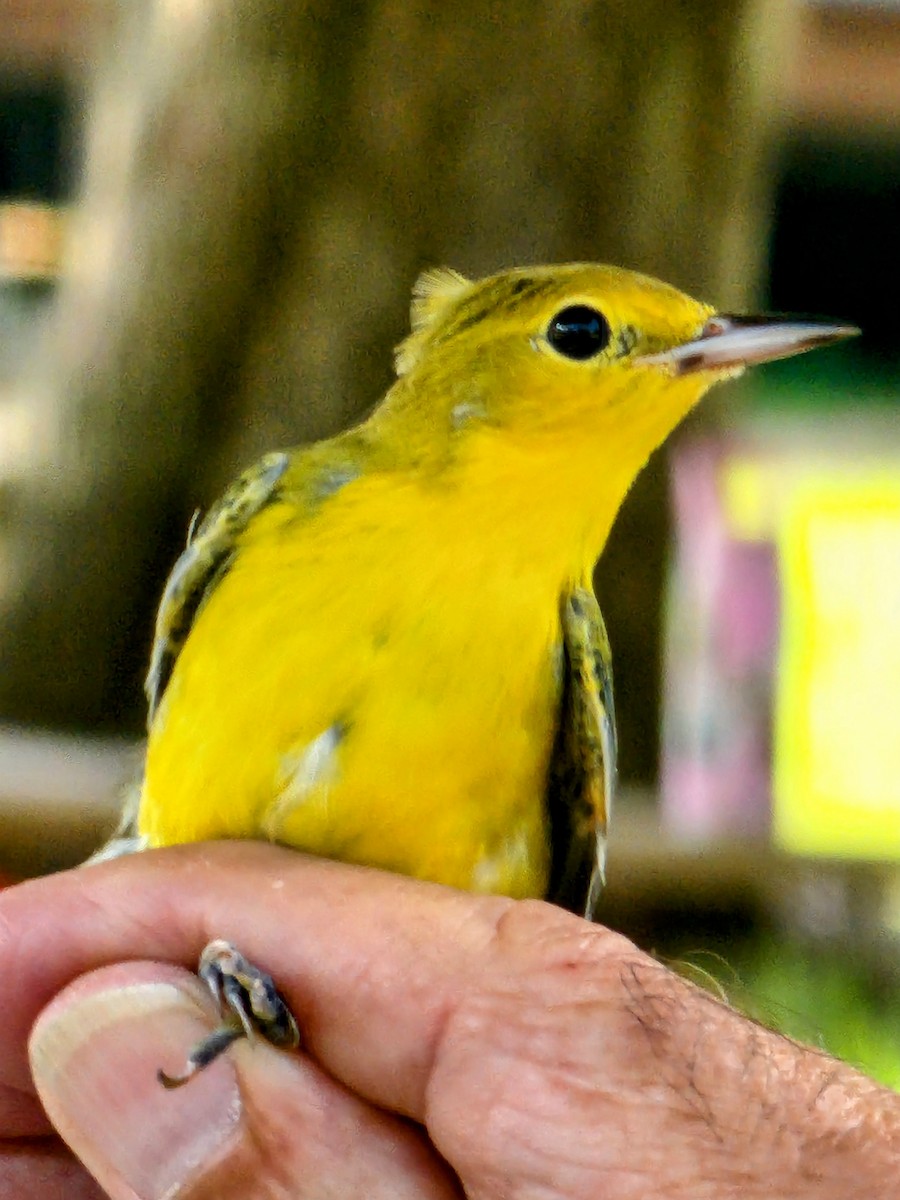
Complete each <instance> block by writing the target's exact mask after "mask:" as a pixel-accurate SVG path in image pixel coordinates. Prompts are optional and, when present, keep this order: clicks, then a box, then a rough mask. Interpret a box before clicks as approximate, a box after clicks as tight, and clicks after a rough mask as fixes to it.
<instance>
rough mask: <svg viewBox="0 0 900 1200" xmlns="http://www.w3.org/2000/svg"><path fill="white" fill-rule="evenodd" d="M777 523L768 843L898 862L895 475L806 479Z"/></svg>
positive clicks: (899, 623) (898, 534)
mask: <svg viewBox="0 0 900 1200" xmlns="http://www.w3.org/2000/svg"><path fill="white" fill-rule="evenodd" d="M781 517H782V519H781V521H780V522H779V531H778V548H779V555H780V573H781V580H782V605H783V612H782V622H781V629H782V642H781V653H780V656H779V670H778V679H777V687H776V704H775V756H774V758H775V761H774V792H775V795H774V834H775V838H776V840H777V841H778V842H779V844H780V845H782V846H783V847H784V848H785V849H787V850H791V851H793V852H795V853H805V854H822V855H829V856H831V855H833V856H840V857H862V858H872V859H884V858H900V473H898V472H894V473H892V474H890V475H888V474H886V473H884V472H883V471H882V470H877V469H876V471H874V472H873V473H872V474H871V475H868V476H857V477H856V478H855V479H844V480H840V479H836V478H835V476H834V475H831V476H830V477H827V476H824V475H823V476H820V477H807V478H806V479H804V480H803V481H802V483H800V484H799V486H798V487H797V488H796V489H794V490H793V491H792V493H791V494H790V497H789V499H788V501H787V504H786V506H785V508H784V510H783V512H782V514H781Z"/></svg>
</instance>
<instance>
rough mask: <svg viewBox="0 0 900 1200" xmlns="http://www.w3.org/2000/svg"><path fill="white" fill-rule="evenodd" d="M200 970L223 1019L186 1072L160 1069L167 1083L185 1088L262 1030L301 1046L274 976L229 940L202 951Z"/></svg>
mask: <svg viewBox="0 0 900 1200" xmlns="http://www.w3.org/2000/svg"><path fill="white" fill-rule="evenodd" d="M197 973H198V975H199V976H200V978H201V979H202V980H203V982H204V983H205V984H206V986H207V987H208V988H209V990H210V991H211V992H212V994H213V997H214V999H215V1001H216V1004H217V1006H218V1008H219V1011H220V1013H221V1014H222V1023H221V1024H220V1025H218V1026H217V1027H216V1028H215V1029H214V1030H213V1031H212V1033H210V1034H207V1036H206V1037H205V1038H202V1039H201V1040H200V1041H199V1042H198V1043H197V1044H196V1046H194V1047H193V1049H192V1050H191V1051H190V1052H189V1054H188V1056H187V1062H186V1064H185V1068H184V1070H183V1071H182V1072H181V1074H179V1075H169V1074H167V1073H166V1072H165V1071H162V1070H160V1071H157V1073H156V1077H157V1079H158V1080H159V1082H160V1083H161V1084H162V1085H163V1087H165V1088H170V1089H171V1088H178V1087H182V1086H183V1085H184V1084H185V1083H187V1082H188V1081H189V1080H190V1079H193V1077H194V1076H195V1075H196V1074H197V1073H198V1072H199V1071H202V1070H203V1069H204V1067H208V1066H209V1064H210V1063H211V1062H215V1060H216V1059H217V1058H218V1057H219V1056H220V1055H221V1054H223V1053H224V1052H225V1051H226V1050H227V1049H228V1047H229V1046H230V1045H232V1043H233V1042H236V1041H237V1040H238V1039H239V1038H242V1037H246V1038H248V1039H249V1040H250V1041H251V1042H252V1041H253V1040H254V1038H255V1037H256V1036H257V1035H259V1036H260V1037H263V1038H265V1039H266V1041H267V1042H270V1043H271V1044H272V1045H273V1046H278V1047H279V1048H280V1049H286V1050H292V1049H294V1048H295V1047H297V1046H299V1044H300V1030H299V1028H298V1027H297V1022H296V1020H295V1019H294V1016H293V1014H292V1012H291V1010H290V1009H289V1008H288V1006H287V1004H285V1002H284V1000H283V999H282V998H281V995H280V994H279V992H278V989H277V988H276V987H275V984H274V983H273V981H272V979H271V977H270V976H268V975H267V974H266V973H265V972H264V971H260V970H259V968H258V967H255V966H254V965H253V964H252V963H251V962H248V960H247V959H246V958H244V956H243V954H241V953H240V951H239V950H237V949H235V947H234V946H232V945H231V943H230V942H225V941H222V940H221V939H220V938H217V939H216V940H215V941H214V942H210V943H209V945H208V946H207V947H206V948H205V949H204V951H203V953H202V954H201V955H200V965H199V967H198V969H197Z"/></svg>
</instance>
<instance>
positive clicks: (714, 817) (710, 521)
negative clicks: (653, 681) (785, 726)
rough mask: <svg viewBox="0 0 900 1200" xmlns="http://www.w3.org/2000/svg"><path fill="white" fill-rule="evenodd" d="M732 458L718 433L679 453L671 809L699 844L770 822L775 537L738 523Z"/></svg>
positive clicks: (671, 641) (670, 821)
mask: <svg viewBox="0 0 900 1200" xmlns="http://www.w3.org/2000/svg"><path fill="white" fill-rule="evenodd" d="M734 449H735V447H734V440H733V438H731V439H729V442H728V447H727V453H728V454H729V455H731V454H733V452H734ZM725 461H726V444H725V442H724V441H722V440H719V439H716V438H712V437H708V438H704V439H702V440H695V441H693V442H683V443H682V444H681V445H680V446H679V447H678V448H677V449H676V451H675V453H674V455H673V459H672V491H673V500H674V525H675V538H674V543H675V549H674V561H673V563H672V566H671V571H670V577H669V590H668V611H667V621H666V638H665V671H664V685H663V687H664V691H663V712H664V718H663V750H662V817H663V823H664V825H665V827H666V828H667V829H668V830H669V831H670V832H672V833H673V834H675V835H676V836H678V837H680V838H683V839H690V840H705V839H707V838H711V837H721V836H723V835H725V836H736V837H746V836H751V837H765V836H767V834H768V831H769V826H770V819H771V766H770V764H771V745H772V681H773V673H774V668H775V661H776V654H777V643H778V618H779V599H778V577H777V560H776V553H775V546H774V544H773V543H772V542H771V541H767V540H743V539H741V538H739V537H737V536H735V535H734V534H733V533H732V532H731V531H730V530H729V528H728V524H727V519H726V511H725V505H724V501H723V495H722V477H723V469H724V465H725Z"/></svg>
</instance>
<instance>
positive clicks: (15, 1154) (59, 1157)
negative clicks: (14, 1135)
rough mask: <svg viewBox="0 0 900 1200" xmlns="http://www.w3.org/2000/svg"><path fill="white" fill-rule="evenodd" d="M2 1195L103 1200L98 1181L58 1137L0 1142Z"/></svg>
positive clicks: (34, 1199) (48, 1199) (10, 1198)
mask: <svg viewBox="0 0 900 1200" xmlns="http://www.w3.org/2000/svg"><path fill="white" fill-rule="evenodd" d="M0 1196H2V1197H3V1198H4V1200H13V1197H21V1196H28V1197H29V1200H58V1197H60V1196H65V1198H66V1200H103V1193H102V1192H101V1190H100V1187H99V1186H98V1184H97V1183H96V1181H95V1180H94V1179H92V1178H91V1177H90V1175H89V1174H88V1173H87V1171H86V1170H85V1169H84V1167H82V1165H81V1163H79V1162H78V1161H77V1159H76V1158H75V1156H74V1155H73V1154H72V1152H71V1151H70V1150H69V1149H68V1147H67V1146H64V1145H63V1144H62V1142H61V1141H60V1140H59V1138H57V1137H55V1136H54V1137H47V1138H35V1139H28V1140H23V1141H19V1140H16V1141H11V1142H2V1143H0Z"/></svg>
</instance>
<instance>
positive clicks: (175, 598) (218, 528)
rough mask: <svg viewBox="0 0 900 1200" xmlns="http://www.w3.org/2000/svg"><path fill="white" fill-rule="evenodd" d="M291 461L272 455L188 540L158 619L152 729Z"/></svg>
mask: <svg viewBox="0 0 900 1200" xmlns="http://www.w3.org/2000/svg"><path fill="white" fill-rule="evenodd" d="M289 461H290V459H289V457H288V455H287V454H285V453H282V452H278V453H275V454H267V455H266V456H265V458H263V459H261V460H260V461H259V462H258V463H256V464H255V465H254V466H252V467H250V468H249V469H248V470H246V471H245V472H244V473H243V475H241V476H240V477H239V478H238V479H237V480H235V482H234V483H233V484H232V485H231V487H230V488H229V489H228V491H227V492H226V493H225V495H224V496H222V498H221V499H220V500H219V501H218V502H217V503H216V504H215V505H214V506H213V507H212V508H211V509H210V511H209V513H208V514H207V516H206V518H205V519H204V520H203V521H202V522H201V523H200V525H199V527H198V528H197V529H196V530H192V532H191V533H190V534H189V535H188V544H187V546H186V547H185V549H184V551H183V552H182V554H181V555H180V557H179V559H178V561H177V562H176V563H175V566H174V567H173V568H172V573H171V575H170V576H169V578H168V581H167V583H166V586H165V590H164V591H163V596H162V600H161V601H160V605H159V612H158V613H157V616H156V630H155V633H154V638H153V650H152V651H151V654H150V669H149V671H148V672H147V680H146V683H145V684H144V690H145V692H146V693H147V700H148V703H149V713H148V724H149V723H150V722H152V720H153V717H154V714H155V713H156V710H157V708H158V707H159V702H160V700H161V699H162V697H163V693H164V692H165V690H166V685H167V684H168V682H169V679H170V678H171V675H172V669H173V668H174V666H175V662H176V660H177V658H178V655H179V652H180V650H181V647H182V646H183V645H184V642H185V639H186V638H187V636H188V634H189V633H190V630H191V626H192V625H193V623H194V618H195V617H196V616H197V613H198V612H199V611H200V608H201V605H202V604H203V602H204V601H205V600H206V599H207V597H208V596H209V595H210V593H211V592H212V591H213V589H214V588H215V586H216V584H217V583H218V581H219V580H220V579H221V578H222V576H223V575H224V573H225V572H226V571H227V570H228V566H229V564H230V562H231V558H232V555H233V553H234V547H235V543H236V541H237V539H238V537H239V536H240V534H241V533H242V532H243V530H244V529H246V527H247V524H248V522H249V521H250V519H251V518H252V517H253V516H255V514H256V513H258V512H259V511H260V509H262V508H264V507H265V506H266V505H267V504H268V503H270V502H271V500H272V499H273V497H274V496H275V495H276V493H277V491H278V483H279V480H280V479H281V477H282V475H283V474H284V472H285V471H286V469H287V466H288V463H289Z"/></svg>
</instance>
